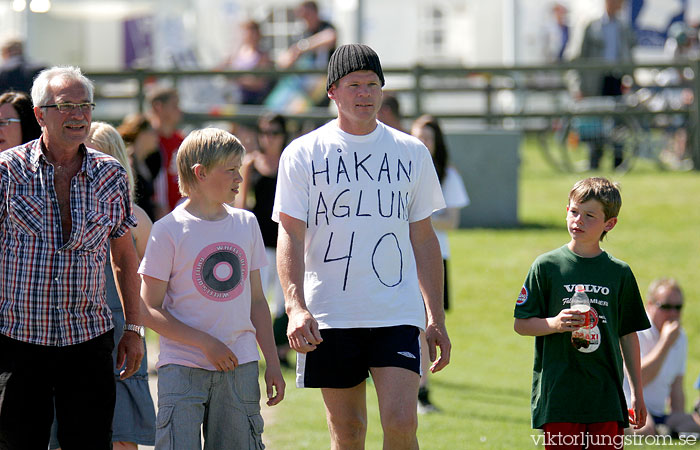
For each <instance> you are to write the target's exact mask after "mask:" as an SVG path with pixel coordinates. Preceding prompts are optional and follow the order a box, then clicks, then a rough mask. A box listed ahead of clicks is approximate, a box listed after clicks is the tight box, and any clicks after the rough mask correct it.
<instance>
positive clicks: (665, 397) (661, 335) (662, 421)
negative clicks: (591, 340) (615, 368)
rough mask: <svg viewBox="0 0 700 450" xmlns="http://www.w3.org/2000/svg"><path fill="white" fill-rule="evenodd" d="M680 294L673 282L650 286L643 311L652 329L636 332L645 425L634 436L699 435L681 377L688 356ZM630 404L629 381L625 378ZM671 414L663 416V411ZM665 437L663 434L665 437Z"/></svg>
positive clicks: (671, 280)
mask: <svg viewBox="0 0 700 450" xmlns="http://www.w3.org/2000/svg"><path fill="white" fill-rule="evenodd" d="M684 303H685V302H684V297H683V291H682V290H681V287H680V285H679V284H678V282H677V281H676V280H674V279H672V278H659V279H657V280H654V281H652V282H651V284H650V285H649V292H648V294H647V303H646V311H647V315H648V316H649V321H650V322H651V328H648V329H646V330H643V331H638V332H637V335H638V336H639V350H640V355H641V358H642V385H643V387H644V402H645V403H646V406H647V411H648V412H649V415H648V416H647V423H646V425H644V427H642V428H641V429H639V430H635V431H634V433H635V434H656V433H658V432H663V431H664V428H665V429H666V430H668V431H670V432H671V433H679V432H693V433H698V432H700V423H699V422H696V420H694V418H693V416H692V415H691V414H688V413H686V412H685V393H684V392H683V377H684V375H685V365H686V359H687V356H688V336H687V335H686V334H685V331H684V330H683V327H682V326H681V311H682V309H683V306H684ZM624 388H625V396H626V397H627V400H628V404H629V396H630V389H629V380H628V379H627V377H625V384H624ZM667 406H668V407H669V408H670V412H669V413H668V414H667V413H666V407H667ZM664 434H666V433H664Z"/></svg>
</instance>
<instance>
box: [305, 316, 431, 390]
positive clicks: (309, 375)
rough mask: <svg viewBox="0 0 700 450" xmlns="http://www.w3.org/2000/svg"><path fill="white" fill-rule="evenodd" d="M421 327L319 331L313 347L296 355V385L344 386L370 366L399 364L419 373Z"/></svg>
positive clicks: (362, 375) (354, 383)
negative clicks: (316, 343)
mask: <svg viewBox="0 0 700 450" xmlns="http://www.w3.org/2000/svg"><path fill="white" fill-rule="evenodd" d="M419 336H420V330H419V329H418V328H417V327H414V326H411V325H398V326H394V327H381V328H330V329H323V330H321V337H322V338H323V342H321V343H320V344H319V345H318V346H317V347H316V350H314V351H311V352H309V353H299V354H298V355H297V381H296V385H297V387H311V388H335V389H344V388H351V387H354V386H357V385H358V384H360V383H362V382H363V381H364V380H365V379H367V377H368V376H369V369H370V367H401V368H404V369H408V370H411V371H413V372H415V373H417V374H419V375H420V340H419Z"/></svg>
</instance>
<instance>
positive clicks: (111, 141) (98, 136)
mask: <svg viewBox="0 0 700 450" xmlns="http://www.w3.org/2000/svg"><path fill="white" fill-rule="evenodd" d="M87 145H88V147H92V148H94V149H95V150H99V151H101V152H102V153H106V154H108V155H109V156H112V157H113V158H114V159H116V160H117V161H119V164H121V165H122V167H124V170H126V175H127V177H128V179H129V192H130V193H131V195H132V197H133V195H134V176H133V173H132V171H131V164H129V156H128V155H127V153H126V146H125V145H124V140H123V139H122V137H121V135H120V134H119V132H118V131H117V130H116V128H114V127H113V126H112V125H110V124H108V123H105V122H92V125H91V126H90V135H89V136H88V144H87Z"/></svg>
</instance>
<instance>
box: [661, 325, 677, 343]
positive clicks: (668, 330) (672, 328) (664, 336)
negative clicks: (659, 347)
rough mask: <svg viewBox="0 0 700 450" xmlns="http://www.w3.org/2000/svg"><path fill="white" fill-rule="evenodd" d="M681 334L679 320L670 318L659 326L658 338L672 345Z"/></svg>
mask: <svg viewBox="0 0 700 450" xmlns="http://www.w3.org/2000/svg"><path fill="white" fill-rule="evenodd" d="M680 334H681V322H680V321H679V320H670V321H666V322H664V324H663V326H662V327H661V332H660V336H659V340H665V341H667V342H668V343H669V345H672V344H673V343H674V342H676V339H678V336H680Z"/></svg>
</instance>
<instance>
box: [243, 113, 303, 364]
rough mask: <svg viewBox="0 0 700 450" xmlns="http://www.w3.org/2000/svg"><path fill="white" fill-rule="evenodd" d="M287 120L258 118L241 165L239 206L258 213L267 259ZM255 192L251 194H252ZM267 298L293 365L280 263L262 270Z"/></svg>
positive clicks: (272, 245)
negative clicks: (252, 144) (254, 145)
mask: <svg viewBox="0 0 700 450" xmlns="http://www.w3.org/2000/svg"><path fill="white" fill-rule="evenodd" d="M288 139H289V137H288V133H287V120H286V119H285V118H284V116H282V115H280V114H276V113H268V114H265V115H263V116H262V117H261V118H260V120H258V142H259V145H258V148H259V150H258V151H253V152H250V153H248V154H246V156H245V159H244V161H243V167H242V168H241V176H242V177H243V182H242V183H241V186H240V194H239V195H238V196H237V197H236V206H237V207H238V208H246V209H249V210H250V211H252V212H253V214H255V217H256V218H257V219H258V224H259V225H260V231H261V233H262V237H263V243H264V244H265V252H266V253H267V259H268V261H276V258H277V222H275V221H273V220H272V207H273V205H274V202H275V187H276V186H277V169H278V168H279V161H280V156H281V155H282V150H284V148H285V147H286V146H287V144H288ZM249 194H252V195H249ZM260 275H261V277H262V283H263V288H264V289H265V297H266V298H267V299H268V301H271V302H272V305H273V306H272V308H270V309H271V311H272V315H273V319H274V320H273V331H274V335H275V345H276V346H277V355H278V356H279V358H280V364H281V365H282V366H283V367H290V363H289V361H288V359H287V357H288V353H289V342H288V341H287V324H288V323H289V322H288V319H287V314H285V312H284V295H283V293H282V285H281V284H280V280H279V276H278V274H277V265H276V264H269V265H268V266H266V267H263V268H262V269H261V270H260Z"/></svg>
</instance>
